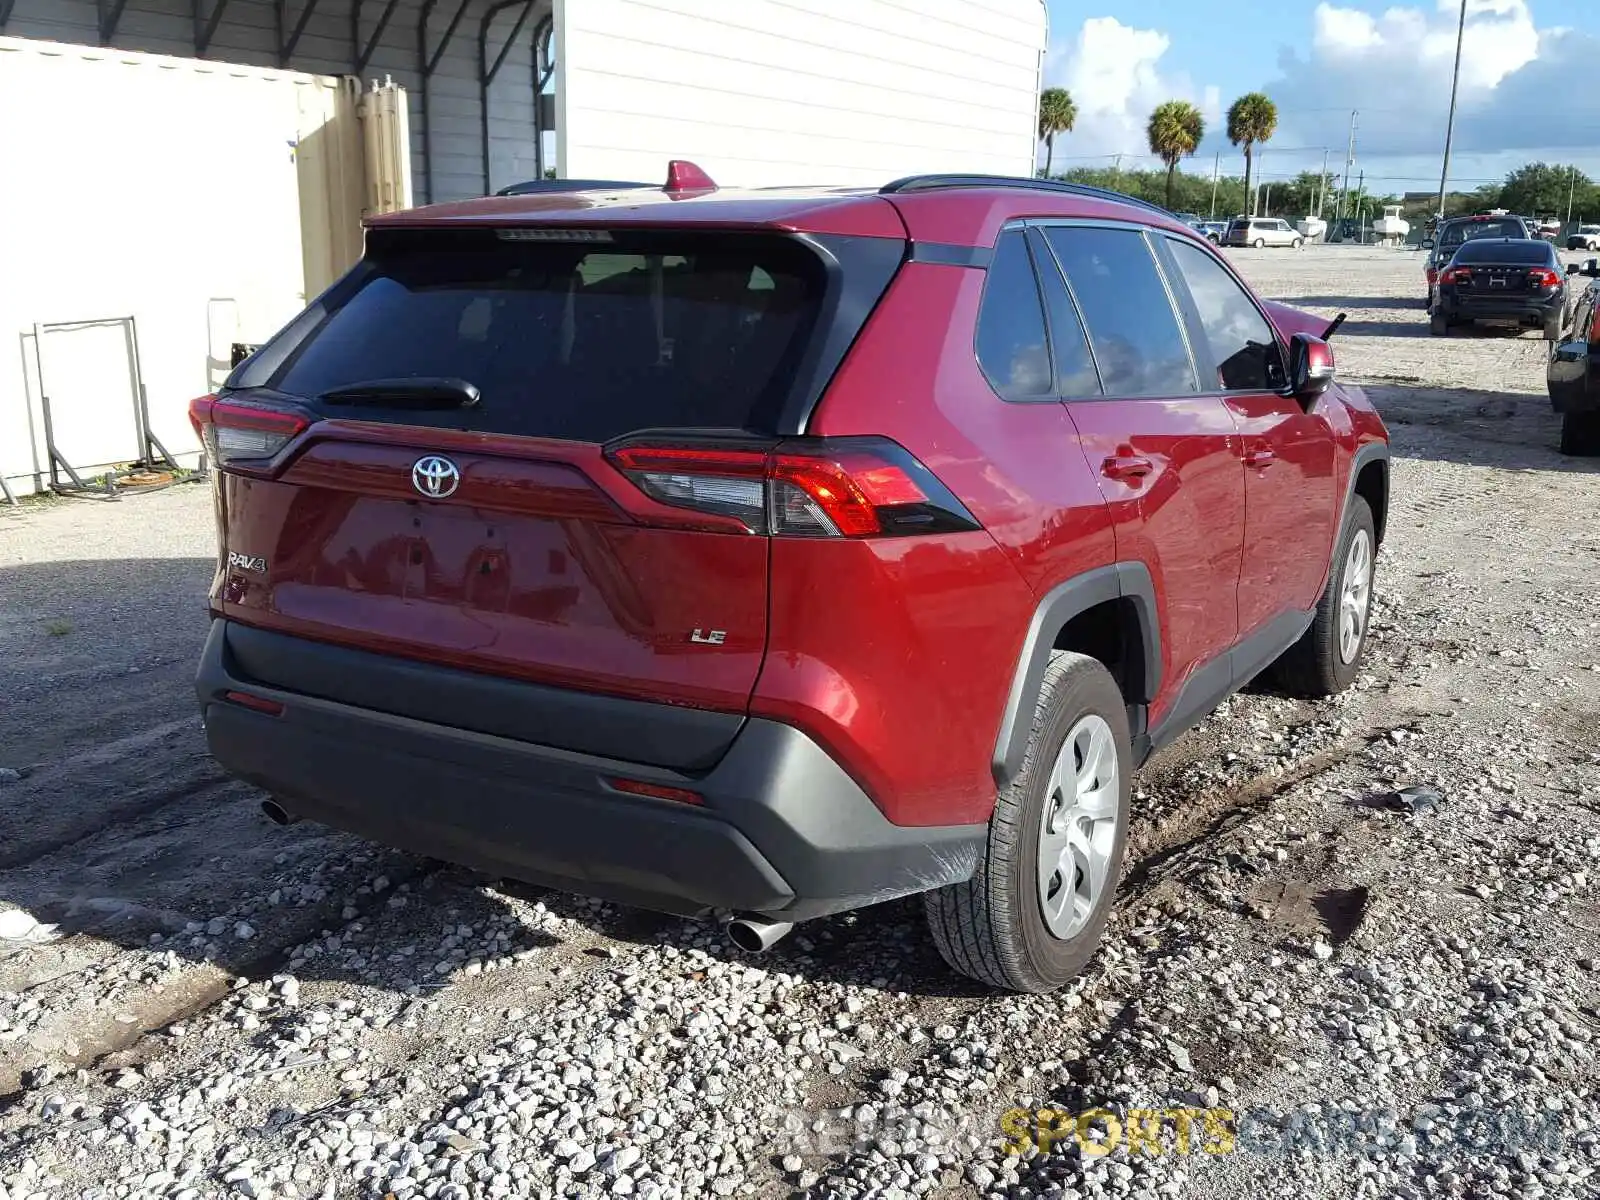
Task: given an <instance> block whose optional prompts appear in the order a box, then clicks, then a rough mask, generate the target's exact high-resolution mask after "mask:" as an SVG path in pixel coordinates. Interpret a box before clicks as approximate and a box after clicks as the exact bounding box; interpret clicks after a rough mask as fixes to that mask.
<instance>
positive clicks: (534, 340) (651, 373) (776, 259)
mask: <svg viewBox="0 0 1600 1200" xmlns="http://www.w3.org/2000/svg"><path fill="white" fill-rule="evenodd" d="M607 236H608V237H609V235H607ZM364 270H365V275H364V277H358V279H357V280H356V281H355V282H353V283H352V285H351V289H347V294H346V295H344V296H342V297H340V298H339V299H338V301H337V302H336V303H335V304H334V306H333V307H332V309H331V311H330V312H329V313H328V314H327V315H326V316H325V317H324V318H323V319H322V320H321V322H320V323H318V324H317V325H316V326H315V327H314V328H312V329H311V330H310V332H309V334H308V335H306V336H304V338H303V340H302V341H301V342H300V344H298V345H297V346H295V347H294V349H293V350H292V351H291V352H290V353H289V354H288V356H287V357H286V358H285V359H284V360H283V361H282V364H281V365H280V366H279V368H278V369H277V370H276V371H275V373H274V374H273V376H272V378H271V379H270V380H264V381H258V380H248V379H247V380H246V381H245V382H246V383H247V384H249V383H265V384H266V386H269V387H271V388H272V389H274V390H276V391H279V392H282V393H286V394H288V395H290V396H295V397H301V398H304V399H308V400H311V401H312V402H313V403H314V406H315V407H317V408H319V409H322V410H324V411H325V412H326V413H327V415H330V416H346V417H355V418H361V419H368V420H373V419H376V420H383V419H397V420H404V421H406V422H407V423H422V422H420V421H418V414H417V411H416V409H415V407H414V406H413V407H405V406H403V405H395V406H393V407H392V408H385V406H384V404H383V403H382V402H372V401H368V402H365V403H362V404H360V405H352V404H343V403H340V404H334V403H332V402H330V401H322V400H318V398H319V397H322V396H324V395H325V394H326V393H328V392H330V391H332V390H334V389H337V388H342V387H349V386H351V385H354V384H359V383H365V382H369V381H372V380H394V379H402V380H404V379H419V378H429V379H439V378H442V379H459V380H464V381H466V382H467V383H470V384H472V385H473V386H474V387H475V388H477V389H478V391H479V393H480V395H481V400H480V402H479V404H478V405H477V406H476V407H475V408H471V409H464V410H458V411H457V412H456V413H454V414H448V415H447V417H446V418H445V423H447V424H450V425H453V426H456V427H465V428H469V429H478V430H485V431H492V432H499V433H515V434H523V435H529V436H538V437H553V438H566V439H573V440H580V441H605V440H608V439H610V438H613V437H616V436H619V435H621V434H625V433H628V432H631V431H633V430H638V429H643V428H650V427H656V428H661V427H704V428H722V429H745V430H752V431H757V432H765V431H768V430H770V429H771V428H773V426H774V422H775V421H776V420H777V414H778V411H779V409H780V408H781V405H782V401H783V398H784V395H785V392H786V388H787V386H788V385H789V383H790V381H791V380H792V379H793V376H794V368H795V363H796V361H797V359H798V357H799V356H800V355H801V354H802V352H803V351H804V349H805V346H806V342H807V338H808V336H809V335H810V333H811V330H812V327H813V325H814V324H815V322H816V317H817V312H818V308H819V305H820V300H821V295H822V290H823V283H824V280H823V274H822V266H821V263H820V261H819V260H818V259H817V258H816V256H815V255H814V254H812V253H811V252H810V251H809V250H807V249H806V248H805V247H804V246H803V245H801V244H800V243H798V242H795V241H793V240H792V239H785V238H782V237H767V236H762V235H742V236H722V237H708V236H706V235H696V234H674V235H670V236H663V235H656V236H655V237H653V238H652V237H649V236H648V235H646V236H644V237H642V238H630V239H628V240H627V241H625V242H624V241H618V242H616V243H613V242H610V241H600V242H583V241H569V242H563V241H536V240H517V239H513V238H507V237H504V236H500V235H497V234H496V233H494V232H493V231H470V232H466V233H461V234H457V233H455V232H454V231H450V232H440V231H430V232H420V231H418V232H411V233H408V232H406V231H395V232H391V233H389V235H388V236H386V237H384V238H382V239H381V240H380V239H376V238H375V239H374V240H373V242H371V243H369V251H368V262H367V263H366V265H365V268H364ZM291 332H292V331H291ZM286 336H287V335H286ZM431 415H433V416H434V418H435V419H433V420H429V421H427V422H426V423H430V424H437V423H440V421H439V417H438V414H431Z"/></svg>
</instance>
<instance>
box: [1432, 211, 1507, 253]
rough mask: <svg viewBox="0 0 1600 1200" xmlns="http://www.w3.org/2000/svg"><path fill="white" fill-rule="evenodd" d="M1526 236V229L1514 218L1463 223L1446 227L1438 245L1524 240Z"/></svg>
mask: <svg viewBox="0 0 1600 1200" xmlns="http://www.w3.org/2000/svg"><path fill="white" fill-rule="evenodd" d="M1527 236H1528V227H1527V226H1526V225H1524V224H1523V223H1522V222H1521V221H1519V220H1517V219H1516V218H1515V217H1504V218H1501V219H1499V220H1494V221H1463V222H1461V223H1459V224H1456V225H1446V226H1445V227H1444V230H1443V231H1442V232H1441V233H1440V235H1439V244H1440V245H1443V246H1449V245H1456V246H1459V245H1460V244H1461V243H1462V242H1468V241H1472V240H1474V239H1476V238H1486V237H1487V238H1506V237H1508V238H1525V237H1527Z"/></svg>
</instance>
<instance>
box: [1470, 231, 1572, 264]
mask: <svg viewBox="0 0 1600 1200" xmlns="http://www.w3.org/2000/svg"><path fill="white" fill-rule="evenodd" d="M1555 257H1556V252H1555V247H1553V246H1552V245H1550V243H1549V242H1535V241H1530V240H1528V239H1526V238H1524V239H1523V240H1521V241H1516V242H1484V241H1472V242H1468V243H1467V244H1466V245H1464V246H1462V247H1461V249H1459V250H1457V251H1456V256H1455V261H1456V262H1458V263H1531V264H1533V265H1535V266H1541V267H1542V266H1548V265H1549V264H1550V263H1552V262H1554V261H1555Z"/></svg>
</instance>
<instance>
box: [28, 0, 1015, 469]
mask: <svg viewBox="0 0 1600 1200" xmlns="http://www.w3.org/2000/svg"><path fill="white" fill-rule="evenodd" d="M1046 39H1047V30H1046V23H1045V11H1044V5H1043V0H0V478H3V479H4V481H5V483H6V489H5V490H6V492H8V493H14V494H19V495H20V494H26V493H30V492H33V491H36V490H43V489H48V488H51V487H53V486H54V487H58V488H60V489H62V490H69V491H70V490H75V489H76V488H77V487H78V485H79V484H80V483H82V484H84V485H86V486H89V487H91V488H92V487H94V486H97V485H96V484H95V483H94V481H95V480H96V479H97V478H100V477H109V473H114V472H116V471H117V470H118V469H119V468H123V467H126V466H127V465H128V464H130V463H146V464H150V465H156V464H158V463H164V462H165V461H166V460H167V459H168V458H171V459H172V460H174V461H176V462H177V463H179V464H180V465H183V466H193V465H194V463H195V462H196V461H197V457H198V452H199V445H198V443H197V441H196V439H195V437H194V434H193V431H192V430H191V429H190V428H189V426H188V421H187V415H186V414H187V404H188V400H189V399H190V398H191V397H193V396H196V395H199V394H202V393H204V392H206V391H208V390H210V389H211V388H213V387H215V386H217V385H218V384H219V383H220V382H221V380H222V379H223V378H224V377H225V376H226V374H227V372H228V370H229V368H230V365H231V363H232V361H233V359H234V357H235V355H236V353H238V352H240V351H239V350H238V349H236V348H240V347H245V346H249V345H252V344H255V343H258V342H260V341H263V340H265V339H266V337H268V336H269V335H270V334H271V333H272V332H273V331H274V330H276V329H277V328H279V327H280V326H281V325H282V324H283V323H284V322H286V321H287V320H288V319H289V318H290V317H292V316H293V315H294V314H295V313H296V312H298V311H299V310H300V309H301V308H302V307H304V305H305V304H306V303H307V302H308V300H309V299H310V298H312V297H314V296H315V295H316V294H317V293H318V292H320V291H321V290H322V289H323V288H324V287H326V286H327V285H328V284H330V283H331V282H332V281H333V280H334V279H336V278H337V277H338V276H339V275H340V274H341V273H342V272H343V271H344V270H346V269H347V268H348V267H349V266H350V265H351V264H352V263H353V262H354V261H355V259H356V258H357V257H359V255H360V248H361V228H360V222H361V219H362V217H363V216H364V215H366V214H369V213H373V212H383V211H390V210H393V209H396V208H404V207H410V206H411V205H413V204H426V203H432V202H436V201H444V200H457V199H462V198H464V197H470V196H477V195H485V194H491V193H493V192H495V191H498V190H500V189H502V188H505V187H508V186H511V185H515V184H518V183H521V182H523V181H527V180H533V179H538V178H540V177H542V176H545V175H550V174H553V175H556V176H558V177H560V178H563V179H573V180H622V181H627V180H633V181H649V182H657V181H662V180H664V179H665V176H666V169H667V163H668V161H669V159H672V158H686V159H689V160H691V161H693V162H695V163H696V164H698V165H699V166H700V167H702V168H704V169H705V170H706V171H707V172H708V173H709V174H710V175H711V176H712V178H713V179H715V180H716V181H717V182H718V183H719V184H720V185H723V186H740V187H763V186H773V185H781V184H812V183H815V184H825V185H838V186H866V185H877V184H881V183H884V182H887V181H888V180H890V179H893V178H895V177H897V176H901V175H908V174H916V173H921V172H930V171H961V172H976V173H994V174H1005V175H1027V174H1032V172H1033V168H1034V153H1035V147H1036V136H1035V135H1036V132H1037V104H1038V89H1039V74H1040V68H1041V65H1042V61H1043V55H1044V50H1045V45H1046Z"/></svg>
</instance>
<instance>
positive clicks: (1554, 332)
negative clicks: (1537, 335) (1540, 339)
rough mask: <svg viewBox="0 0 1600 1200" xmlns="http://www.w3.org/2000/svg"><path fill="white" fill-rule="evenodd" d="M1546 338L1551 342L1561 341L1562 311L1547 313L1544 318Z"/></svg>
mask: <svg viewBox="0 0 1600 1200" xmlns="http://www.w3.org/2000/svg"><path fill="white" fill-rule="evenodd" d="M1544 340H1545V341H1547V342H1551V343H1554V342H1559V341H1560V340H1561V314H1560V313H1558V312H1553V313H1549V314H1547V315H1546V316H1545V319H1544Z"/></svg>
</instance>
